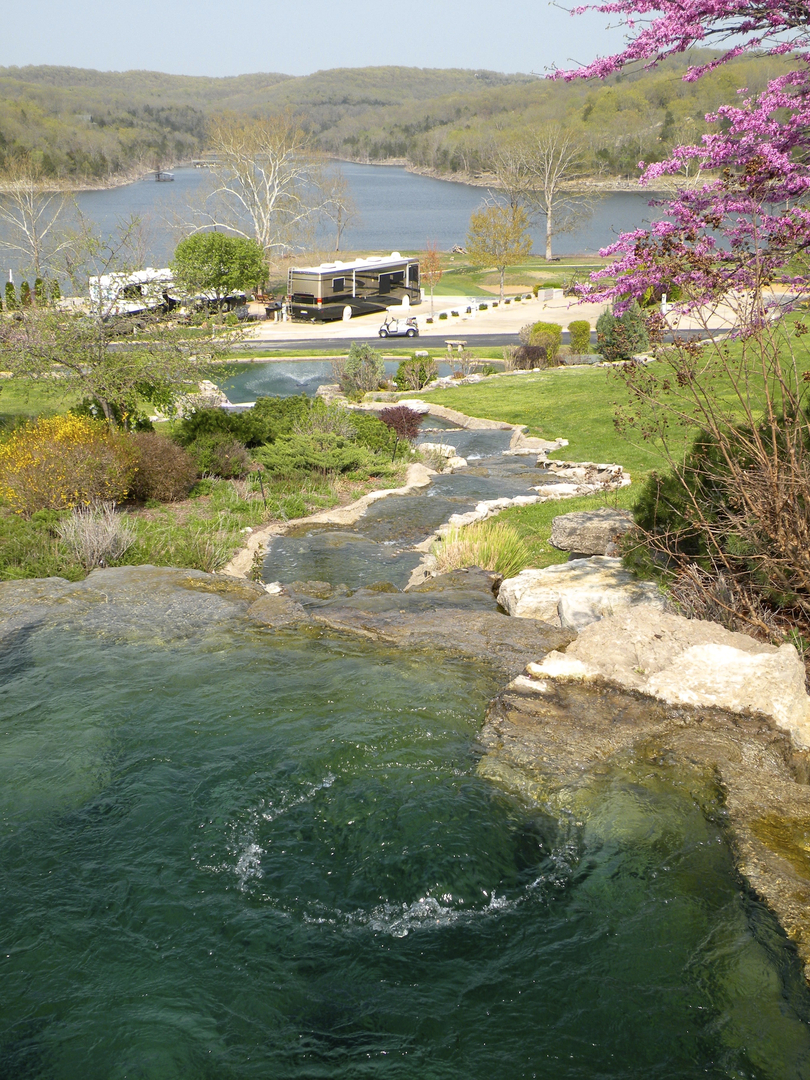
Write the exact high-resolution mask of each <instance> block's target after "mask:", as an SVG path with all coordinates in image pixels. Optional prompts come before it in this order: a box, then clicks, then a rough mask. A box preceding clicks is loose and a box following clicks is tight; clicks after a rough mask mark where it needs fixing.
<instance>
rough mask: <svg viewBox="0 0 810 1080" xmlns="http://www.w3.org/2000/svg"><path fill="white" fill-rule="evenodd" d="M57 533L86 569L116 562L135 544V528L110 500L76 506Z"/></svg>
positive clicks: (61, 522)
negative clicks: (117, 511)
mask: <svg viewBox="0 0 810 1080" xmlns="http://www.w3.org/2000/svg"><path fill="white" fill-rule="evenodd" d="M56 533H57V535H58V537H59V539H60V540H61V541H62V543H63V544H64V546H65V547H66V548H67V550H68V551H69V552H70V554H71V555H72V556H73V558H75V559H76V561H77V562H80V563H81V564H82V566H83V567H84V569H85V570H92V569H94V568H95V567H97V566H107V565H108V564H109V563H112V562H116V561H117V560H118V559H120V558H121V556H122V555H124V554H125V552H126V551H128V550H129V548H131V547H132V545H133V544H134V543H135V530H134V529H132V528H131V527H130V525H129V524H128V523H127V521H126V518H124V517H123V516H122V515H121V514H118V513H116V510H115V503H112V502H101V503H96V504H94V505H92V506H80V507H76V508H75V509H74V510H73V511H72V512H71V514H70V516H69V517H67V518H65V519H64V520H62V521H60V522H59V524H58V525H57V526H56Z"/></svg>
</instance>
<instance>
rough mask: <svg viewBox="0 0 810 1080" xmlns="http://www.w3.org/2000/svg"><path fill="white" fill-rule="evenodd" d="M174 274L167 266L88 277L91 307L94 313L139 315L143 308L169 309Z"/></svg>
mask: <svg viewBox="0 0 810 1080" xmlns="http://www.w3.org/2000/svg"><path fill="white" fill-rule="evenodd" d="M173 284H174V275H173V274H172V272H171V270H170V269H169V268H168V267H165V268H164V269H161V270H155V269H154V268H153V267H151V266H147V268H146V269H145V270H136V271H135V272H134V273H132V274H127V273H124V272H123V271H120V272H115V273H112V274H102V275H101V277H91V278H90V306H91V310H92V312H93V314H94V315H100V316H101V317H102V318H108V317H109V316H111V315H140V314H141V313H142V312H144V311H156V310H158V309H159V308H164V307H165V308H171V307H173V306H174V305H175V303H176V301H175V300H174V299H173V298H172V297H170V296H169V290H170V289H171V288H172V286H173Z"/></svg>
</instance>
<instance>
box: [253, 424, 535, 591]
mask: <svg viewBox="0 0 810 1080" xmlns="http://www.w3.org/2000/svg"><path fill="white" fill-rule="evenodd" d="M436 425H437V421H436V420H435V419H434V418H433V417H428V418H426V420H425V421H424V423H423V433H422V435H420V437H419V439H418V440H417V442H420V443H421V442H429V443H433V444H434V445H435V444H438V445H444V446H446V447H448V448H449V447H453V448H454V449H455V450H456V452H457V453H458V454H459V455H460V456H462V457H464V458H465V459H466V460H467V461H468V466H467V468H464V469H460V470H458V471H456V472H453V473H446V474H440V475H437V476H435V477H433V481H432V483H431V484H430V485H429V486H428V487H426V488H424V489H423V490H422V491H421V492H419V493H416V494H413V495H406V496H398V497H391V498H387V499H380V500H379V501H378V502H376V503H374V504H373V505H372V506H370V507H369V508H368V509H367V510H366V512H365V513H364V514H363V515H362V517H360V518H359V519H358V521H357V522H356V523H354V524H353V525H352V526H351V527H346V528H342V529H337V528H335V526H333V525H328V524H327V525H311V524H307V523H303V524H301V525H298V526H296V527H294V528H292V529H290V530H288V531H287V533H286V534H285V535H284V536H279V537H276V538H274V539H273V540H272V541H270V542H269V544H268V548H267V556H266V558H265V560H264V569H263V576H264V579H265V580H266V581H279V582H281V583H282V584H290V583H292V582H295V581H313V580H317V581H324V582H328V583H329V584H332V585H346V586H348V587H349V588H351V589H356V588H359V587H360V586H367V585H372V584H375V583H377V582H381V581H382V582H389V583H391V584H393V585H395V586H396V587H397V588H400V589H401V588H404V587H405V585H406V584H407V583H408V579H409V578H410V575H411V571H412V570H413V569H414V568H415V567H416V566H417V564H418V563H419V561H420V559H421V558H422V555H423V552H422V551H417V550H415V547H416V545H418V544H420V543H422V542H424V541H425V540H426V539H427V538H428V537H429V536H430V535H431V534H432V533H434V532H435V531H436V530H437V529H438V528H439V526H440V525H442V524H444V523H445V522H447V521H449V520H450V518H451V517H452V515H454V514H463V513H467V512H468V511H470V510H473V509H475V507H476V506H477V505H478V503H480V502H483V501H488V500H493V499H498V498H510V499H513V498H517V497H520V496H534V495H535V491H534V487H533V485H536V484H538V483H539V482H540V479H541V474H540V473H539V472H538V469H537V467H536V465H535V462H536V455H535V456H534V457H522V456H521V457H512V456H507V455H505V454H504V453H503V451H505V450H508V448H509V445H510V440H511V438H512V431H511V429H510V430H490V431H486V430H484V431H467V430H464V429H461V428H454V427H451V426H449V425H442V426H441V427H437V426H436Z"/></svg>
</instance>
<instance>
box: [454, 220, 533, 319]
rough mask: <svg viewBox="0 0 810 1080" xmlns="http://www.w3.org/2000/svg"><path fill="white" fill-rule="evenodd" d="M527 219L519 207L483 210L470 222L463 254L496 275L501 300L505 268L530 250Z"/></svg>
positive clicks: (530, 239)
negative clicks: (465, 250)
mask: <svg viewBox="0 0 810 1080" xmlns="http://www.w3.org/2000/svg"><path fill="white" fill-rule="evenodd" d="M528 228H529V219H528V217H527V216H526V211H525V210H524V209H523V207H522V206H500V205H497V204H496V205H494V206H483V207H482V208H481V209H480V210H476V211H475V212H474V213H473V215H472V217H471V218H470V228H469V232H468V233H467V254H468V255H469V257H470V261H471V262H472V263H473V265H475V266H494V267H495V269H496V270H497V271H498V274H499V275H500V284H501V300H503V281H504V276H505V274H506V268H507V266H513V265H514V264H515V263H517V262H520V260H521V259H525V258H526V256H527V255H529V254H530V253H531V250H532V238H531V237H530V236H529V233H528Z"/></svg>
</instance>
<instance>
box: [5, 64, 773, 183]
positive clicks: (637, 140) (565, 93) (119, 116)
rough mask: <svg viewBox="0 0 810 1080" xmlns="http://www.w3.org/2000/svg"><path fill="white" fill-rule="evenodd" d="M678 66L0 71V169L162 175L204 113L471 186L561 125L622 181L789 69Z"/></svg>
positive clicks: (200, 140) (183, 154)
mask: <svg viewBox="0 0 810 1080" xmlns="http://www.w3.org/2000/svg"><path fill="white" fill-rule="evenodd" d="M710 55H711V54H709V53H707V52H705V51H703V52H701V53H700V54H698V56H696V55H695V54H691V56H690V58H689V62H694V61H695V60H696V59H699V60H701V61H705V59H707V58H708V57H709V56H710ZM686 63H687V60H686V59H684V58H683V57H678V58H674V59H672V60H669V61H667V63H666V64H663V65H662V66H661V67H660V68H658V69H656V70H654V71H651V72H637V73H635V74H630V75H622V76H619V77H614V78H612V79H610V80H607V81H606V82H604V83H593V82H573V83H565V82H554V81H550V80H548V79H544V78H539V77H536V76H532V75H503V74H499V73H497V72H492V71H467V70H457V69H448V70H442V69H422V68H400V67H377V68H352V69H335V70H330V71H319V72H315V73H314V74H313V75H307V76H301V77H292V76H288V75H281V74H255V75H240V76H235V77H232V78H222V79H213V78H205V77H198V76H181V75H165V74H161V73H159V72H151V71H127V72H99V71H89V70H84V69H79V68H66V67H25V68H13V67H12V68H0V166H2V164H3V163H4V162H5V161H7V160H8V159H10V158H11V157H13V156H14V155H15V154H18V153H19V152H21V151H27V152H29V153H31V155H32V156H33V157H34V158H35V159H36V160H37V161H38V162H39V163H40V165H41V166H42V170H43V172H44V173H46V174H47V175H52V176H63V177H66V178H70V179H73V180H76V181H79V180H85V179H86V180H91V181H99V180H105V179H108V178H112V177H114V176H116V175H118V174H122V173H127V172H132V171H144V170H146V169H149V168H155V167H163V168H166V167H168V166H170V165H172V164H173V163H176V162H178V161H181V160H184V159H188V158H191V157H194V156H196V155H198V154H199V153H201V152H202V151H203V150H204V149H205V146H206V125H207V122H208V118H209V117H210V116H211V115H213V114H216V113H219V112H224V111H232V112H241V113H248V114H251V115H261V114H263V113H269V112H273V111H276V110H278V109H282V108H283V109H290V110H291V111H293V112H294V113H296V114H297V115H298V116H300V117H301V119H302V121H303V122H304V123H305V124H306V125H307V127H308V128H309V129H310V131H311V133H312V136H313V139H314V141H315V142H316V144H317V145H318V146H319V147H320V148H321V149H322V150H324V151H326V152H327V153H330V154H334V155H336V156H338V157H347V158H354V159H356V160H361V161H363V160H374V161H379V160H386V159H392V158H396V159H405V160H408V161H410V162H411V163H412V164H414V165H416V166H421V167H425V168H430V169H435V170H437V171H439V172H446V173H450V172H459V173H467V174H474V173H476V172H480V171H482V170H485V169H486V167H487V157H488V154H489V152H490V149H491V146H492V144H493V142H495V141H499V140H503V139H505V138H509V137H510V136H511V135H512V134H519V133H520V132H522V131H526V130H532V129H535V128H537V127H538V126H540V125H541V124H543V123H545V122H547V121H557V122H560V123H562V124H564V125H565V126H566V127H567V128H570V129H572V130H574V131H576V132H578V133H579V134H580V135H581V136H582V138H583V139H584V141H585V143H586V144H587V146H588V148H589V155H590V164H591V167H592V170H593V171H594V172H601V173H604V174H607V175H613V176H619V175H632V174H634V172H635V166H636V163H637V162H638V160H639V159H640V158H644V159H645V160H647V161H653V160H656V159H657V158H660V157H661V156H662V155H663V154H665V153H666V152H667V150H668V149H669V148H670V147H671V146H672V145H673V144H674V143H676V142H683V141H689V142H691V141H694V140H695V139H697V138H698V137H699V135H700V132H701V131H702V130H703V129H704V123H703V115H704V114H705V113H706V112H708V111H710V110H711V109H713V108H715V107H716V106H717V105H718V104H720V103H721V102H724V101H725V102H728V101H733V100H734V99H735V91H736V88H737V87H738V86H747V87H748V88H749V90H751V91H752V92H753V91H756V90H758V89H760V88H761V87H762V86H764V84H765V82H766V81H767V79H768V78H771V77H773V76H774V75H775V74H778V73H780V72H781V71H783V70H786V69H787V68H788V67H789V63H790V61H789V58H774V57H751V56H749V57H746V58H740V59H739V60H737V61H735V62H734V63H732V64H728V65H725V66H724V67H721V68H720V69H718V70H717V71H716V72H714V73H712V74H711V75H708V76H706V77H704V78H703V79H701V80H699V81H698V82H696V83H684V82H683V81H682V78H681V76H682V74H683V71H684V68H685V66H686Z"/></svg>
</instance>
